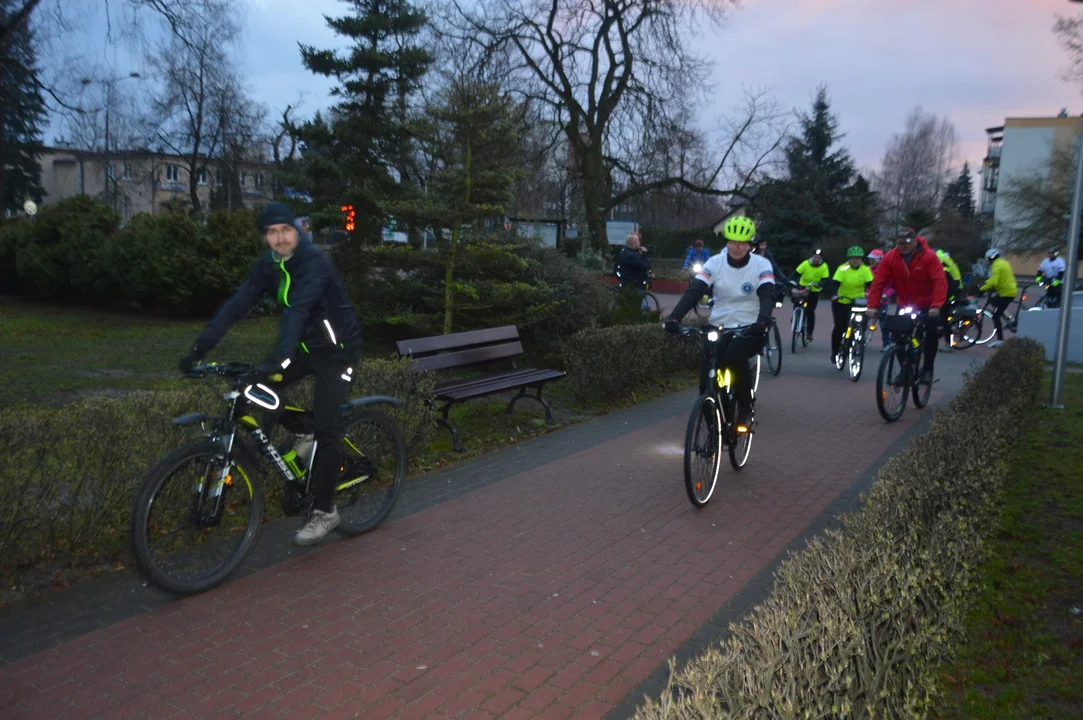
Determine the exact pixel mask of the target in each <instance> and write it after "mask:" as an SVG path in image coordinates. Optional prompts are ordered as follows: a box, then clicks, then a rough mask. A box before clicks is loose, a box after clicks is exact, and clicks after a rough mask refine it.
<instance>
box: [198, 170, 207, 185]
mask: <svg viewBox="0 0 1083 720" xmlns="http://www.w3.org/2000/svg"><path fill="white" fill-rule="evenodd" d="M196 182H197V183H199V184H200V185H206V184H207V168H200V169H199V170H196Z"/></svg>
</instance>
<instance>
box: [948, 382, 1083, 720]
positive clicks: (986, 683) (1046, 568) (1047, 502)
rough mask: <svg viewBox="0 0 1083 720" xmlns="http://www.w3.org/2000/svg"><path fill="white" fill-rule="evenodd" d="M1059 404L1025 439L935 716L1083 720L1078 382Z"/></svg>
mask: <svg viewBox="0 0 1083 720" xmlns="http://www.w3.org/2000/svg"><path fill="white" fill-rule="evenodd" d="M1047 397H1048V391H1045V392H1044V393H1043V395H1042V398H1043V400H1044V399H1045V398H1047ZM1064 399H1065V405H1066V407H1065V409H1062V410H1049V409H1045V408H1042V409H1039V410H1036V411H1035V413H1034V416H1033V420H1032V422H1031V425H1030V427H1028V428H1026V429H1025V431H1024V436H1023V439H1022V442H1021V444H1020V449H1019V454H1018V457H1017V459H1016V462H1015V465H1014V470H1013V475H1012V482H1011V485H1010V486H1009V488H1008V491H1007V493H1006V497H1005V509H1004V514H1003V516H1002V519H1001V523H1000V527H999V528H998V529H997V533H996V535H995V537H994V539H993V542H992V544H991V546H990V553H991V555H990V559H989V561H988V562H987V563H986V566H985V568H984V582H983V587H982V589H981V591H980V594H979V595H978V597H977V598H975V604H974V607H973V609H972V610H971V613H970V615H969V617H968V620H967V639H966V642H965V643H964V645H963V647H962V649H961V652H960V655H959V657H958V658H957V660H956V662H955V663H954V664H953V665H951V666H950V667H948V668H945V669H944V670H943V671H942V673H941V679H942V682H943V684H944V686H945V688H946V689H947V697H946V699H945V704H944V706H943V707H942V708H940V709H939V711H938V713H936V716H937V717H940V718H997V719H998V720H1012V719H1014V718H1019V719H1020V720H1022V719H1023V718H1028V719H1029V720H1032V719H1038V718H1050V719H1052V718H1079V717H1083V682H1081V679H1083V375H1080V374H1077V373H1069V374H1067V375H1066V377H1065V398H1064Z"/></svg>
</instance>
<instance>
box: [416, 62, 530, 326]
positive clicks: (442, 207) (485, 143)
mask: <svg viewBox="0 0 1083 720" xmlns="http://www.w3.org/2000/svg"><path fill="white" fill-rule="evenodd" d="M428 125H429V132H428V133H427V134H428V138H427V139H428V141H429V142H430V144H431V146H432V147H431V151H432V155H433V157H434V158H435V160H436V161H437V163H438V169H437V170H436V172H435V173H434V175H433V177H432V193H431V196H430V197H431V200H432V204H431V205H429V206H428V207H427V213H426V214H427V215H428V218H427V219H428V220H429V221H430V222H431V223H432V225H433V227H434V229H439V228H445V227H446V228H450V229H451V239H450V243H449V245H448V247H447V258H446V267H445V278H444V332H445V333H450V332H452V328H453V321H454V309H455V300H456V296H457V295H459V294H463V293H464V291H466V288H463V287H460V285H459V284H458V283H457V282H456V280H455V273H456V264H457V259H458V255H459V248H460V246H461V245H462V243H463V240H464V229H466V228H468V227H469V226H471V225H473V224H475V223H477V222H478V221H481V220H483V219H485V218H493V217H501V216H503V215H504V206H505V205H506V204H507V203H508V202H510V201H511V199H512V190H513V188H514V186H515V183H516V181H517V180H518V179H519V178H520V177H521V176H522V175H523V174H524V173H523V168H522V166H521V164H519V163H517V159H518V158H519V155H520V152H519V150H520V141H519V139H520V133H519V131H520V128H521V123H520V122H519V120H518V117H517V108H516V106H515V104H514V103H513V102H512V100H511V98H510V97H509V96H507V95H504V94H502V93H501V92H500V89H499V88H498V87H497V86H495V85H492V84H489V83H482V82H472V81H470V80H468V79H455V80H453V81H452V82H451V84H450V86H449V88H448V90H447V94H446V98H445V101H444V103H443V104H442V105H440V106H437V107H435V108H433V109H432V110H431V111H430V113H429V123H428ZM467 294H468V292H467Z"/></svg>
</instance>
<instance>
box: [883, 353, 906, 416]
mask: <svg viewBox="0 0 1083 720" xmlns="http://www.w3.org/2000/svg"><path fill="white" fill-rule="evenodd" d="M898 351H899V348H898V346H896V345H892V346H891V349H890V350H888V351H887V352H886V353H884V357H883V359H882V360H880V369H879V371H878V372H877V373H876V409H877V410H879V411H880V417H882V418H884V420H886V421H887V422H889V423H891V422H895V421H896V420H898V419H899V418H901V417H902V415H903V411H905V410H906V396H907V395H908V394H909V393H908V392H907V389H908V388H909V387H910V385H909V380H910V378H909V377H907V376H906V368H905V367H902V366H901V362H900V367H899V372H901V373H902V374H903V380H904V382H903V384H902V388H903V392H902V396H901V400H900V401H899V402H897V403H895V407H894V409H890V408H889V407H888V404H887V402H888V396H887V393H888V390H889V389H891V390H894V389H895V388H896V387H897V386H896V385H894V384H892V382H891V381H892V380H893V379H894V374H895V364H896V362H897V360H896V357H895V356H896V355H897V354H898Z"/></svg>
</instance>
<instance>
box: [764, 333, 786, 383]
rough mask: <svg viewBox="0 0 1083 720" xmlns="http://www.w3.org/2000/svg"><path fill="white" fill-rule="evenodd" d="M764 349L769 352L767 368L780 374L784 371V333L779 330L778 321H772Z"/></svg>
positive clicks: (775, 373)
mask: <svg viewBox="0 0 1083 720" xmlns="http://www.w3.org/2000/svg"><path fill="white" fill-rule="evenodd" d="M764 349H765V351H766V352H767V369H768V370H770V371H771V373H772V374H774V375H778V374H779V373H780V372H782V333H780V332H779V331H778V324H777V323H771V329H770V331H768V333H767V342H766V344H765V345H764Z"/></svg>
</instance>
